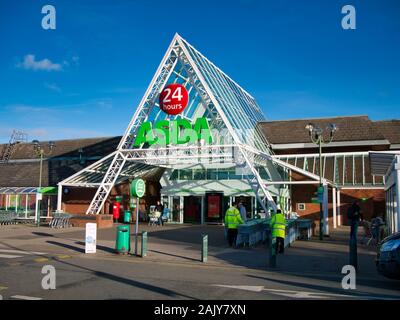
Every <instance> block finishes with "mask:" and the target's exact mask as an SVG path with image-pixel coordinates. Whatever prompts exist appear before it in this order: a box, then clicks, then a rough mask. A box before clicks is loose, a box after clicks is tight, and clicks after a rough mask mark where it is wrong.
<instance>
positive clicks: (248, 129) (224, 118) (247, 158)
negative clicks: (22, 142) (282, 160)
mask: <svg viewBox="0 0 400 320" xmlns="http://www.w3.org/2000/svg"><path fill="white" fill-rule="evenodd" d="M174 83H175V84H180V85H183V86H184V87H185V88H186V90H187V92H188V96H189V99H188V101H189V102H188V105H187V107H186V108H185V109H184V111H183V112H182V113H180V114H179V115H172V116H171V115H168V114H167V113H165V112H163V111H162V110H161V108H160V106H159V97H160V93H161V91H162V90H163V89H164V88H165V87H166V86H167V85H169V84H174ZM199 118H205V119H206V120H207V123H208V127H209V128H210V130H211V132H212V141H211V140H210V141H211V143H210V141H208V143H205V140H207V139H201V138H199V139H198V141H196V143H194V144H193V143H184V144H179V145H166V146H163V147H160V146H158V147H154V146H151V145H149V144H146V143H140V144H138V143H137V141H138V140H137V138H138V133H140V132H141V131H140V130H142V129H143V126H144V125H143V123H150V124H151V125H153V126H154V125H155V124H156V123H158V122H160V121H163V120H164V121H165V120H168V121H173V120H177V119H186V120H187V121H188V122H190V123H193V124H194V123H195V122H196V121H197V119H199ZM262 120H264V115H263V113H262V111H261V109H260V107H259V106H258V105H257V103H256V101H255V99H254V98H253V97H252V96H251V95H250V94H249V93H247V92H246V91H245V90H244V89H243V88H241V87H240V86H239V85H238V84H237V83H236V82H235V81H233V80H232V79H231V78H230V77H229V76H227V75H226V74H225V73H224V72H222V71H221V70H220V69H219V68H218V67H216V66H215V65H214V64H213V63H212V62H210V61H209V60H208V59H207V58H206V57H204V56H203V55H202V54H201V53H199V52H198V51H197V50H196V49H195V48H194V47H193V46H191V45H190V44H189V43H188V42H187V41H186V40H184V39H182V38H181V37H180V36H179V35H178V34H176V35H175V36H174V38H173V40H172V42H171V44H170V46H169V48H168V50H167V52H166V53H165V55H164V58H163V59H162V61H161V63H160V65H159V67H158V69H157V71H156V73H155V75H154V77H153V79H152V81H151V83H150V85H149V87H148V89H147V90H146V93H145V94H144V96H143V98H142V100H141V102H140V103H139V106H138V108H137V110H136V112H135V114H134V115H133V117H132V119H131V121H130V123H129V125H128V127H127V129H126V131H125V134H124V135H123V137H122V139H121V142H120V144H119V146H118V148H117V150H116V151H115V152H114V153H112V154H111V155H109V156H107V157H105V158H103V159H101V160H100V161H98V162H96V163H95V164H93V165H91V166H89V167H87V168H85V169H83V170H82V171H80V172H78V173H76V174H75V175H73V176H71V177H70V178H68V179H66V180H64V181H62V182H61V183H60V184H61V185H74V184H76V185H79V186H84V185H85V184H87V186H91V187H98V189H97V192H96V195H95V197H94V199H93V201H92V202H91V205H90V207H89V209H88V211H87V213H96V214H97V213H99V212H100V210H101V208H102V206H103V204H104V202H105V200H106V199H107V197H108V195H109V193H110V191H111V189H112V187H113V186H114V185H115V184H116V183H118V182H120V181H122V180H123V179H127V178H128V177H132V176H131V175H132V174H133V175H135V177H136V175H138V174H139V173H140V174H142V173H149V172H150V173H151V172H154V170H155V169H157V168H159V167H162V168H172V169H173V168H176V167H178V166H182V165H184V166H192V167H193V166H196V165H200V166H203V167H213V166H221V165H225V166H226V167H234V168H236V169H238V170H239V169H240V170H242V171H241V175H242V177H246V179H247V180H248V183H249V185H250V186H251V187H252V188H253V190H254V193H255V195H256V197H257V199H258V200H259V202H260V204H261V205H262V207H263V208H264V209H265V210H266V211H267V209H268V207H272V208H276V205H275V202H274V200H273V198H272V196H271V193H270V191H272V192H273V193H275V194H279V185H278V186H277V185H270V186H268V181H282V178H281V173H282V172H279V171H278V166H277V165H275V164H273V162H272V157H271V153H272V152H271V149H270V147H269V143H268V141H267V140H266V138H265V136H264V135H263V133H262V132H261V129H260V126H257V122H258V121H262ZM179 130H180V129H179ZM90 177H92V178H93V179H91V178H90ZM87 180H89V181H87Z"/></svg>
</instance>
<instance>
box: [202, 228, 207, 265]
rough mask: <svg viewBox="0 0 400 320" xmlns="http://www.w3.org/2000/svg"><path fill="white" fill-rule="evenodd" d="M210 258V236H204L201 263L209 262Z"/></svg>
mask: <svg viewBox="0 0 400 320" xmlns="http://www.w3.org/2000/svg"><path fill="white" fill-rule="evenodd" d="M207 257H208V235H206V234H203V235H202V246H201V262H207Z"/></svg>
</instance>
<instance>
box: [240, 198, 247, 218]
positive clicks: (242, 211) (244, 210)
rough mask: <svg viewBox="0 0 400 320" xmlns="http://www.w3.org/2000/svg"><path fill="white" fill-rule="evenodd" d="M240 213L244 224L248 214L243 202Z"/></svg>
mask: <svg viewBox="0 0 400 320" xmlns="http://www.w3.org/2000/svg"><path fill="white" fill-rule="evenodd" d="M239 212H240V217H241V218H242V220H243V222H246V220H247V212H246V207H245V206H244V205H243V203H242V202H239Z"/></svg>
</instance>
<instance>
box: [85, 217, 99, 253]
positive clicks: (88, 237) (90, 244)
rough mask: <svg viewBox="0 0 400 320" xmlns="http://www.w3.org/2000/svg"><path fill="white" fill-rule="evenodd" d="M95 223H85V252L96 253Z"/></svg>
mask: <svg viewBox="0 0 400 320" xmlns="http://www.w3.org/2000/svg"><path fill="white" fill-rule="evenodd" d="M96 239H97V223H86V234H85V253H96Z"/></svg>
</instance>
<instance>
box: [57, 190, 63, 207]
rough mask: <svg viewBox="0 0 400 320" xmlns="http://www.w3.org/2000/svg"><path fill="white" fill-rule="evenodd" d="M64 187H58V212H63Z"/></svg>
mask: <svg viewBox="0 0 400 320" xmlns="http://www.w3.org/2000/svg"><path fill="white" fill-rule="evenodd" d="M61 205H62V185H61V184H59V185H58V193H57V212H60V211H61V210H62V207H61Z"/></svg>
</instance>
